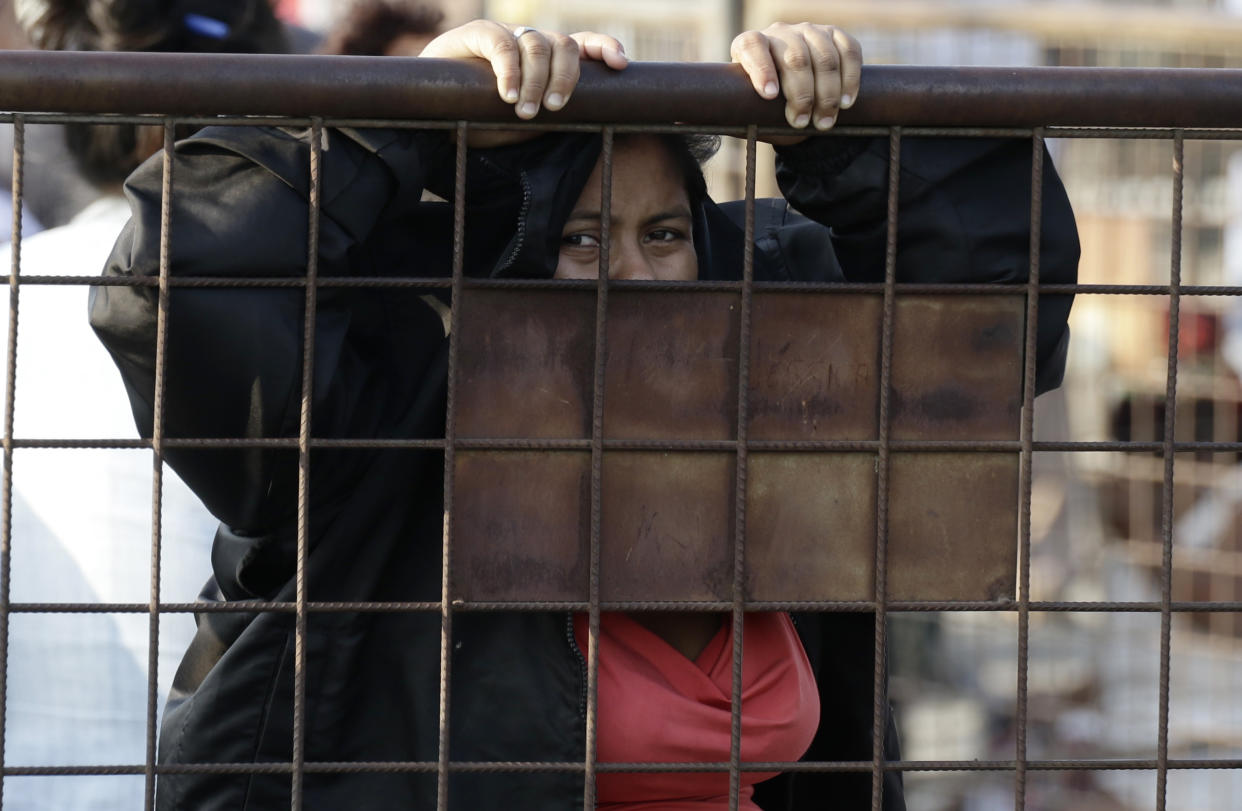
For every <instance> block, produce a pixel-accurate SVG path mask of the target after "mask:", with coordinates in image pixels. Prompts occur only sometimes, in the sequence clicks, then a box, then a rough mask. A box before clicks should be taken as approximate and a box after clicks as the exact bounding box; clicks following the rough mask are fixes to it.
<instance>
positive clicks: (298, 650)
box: [291, 119, 324, 811]
mask: <svg viewBox="0 0 1242 811" xmlns="http://www.w3.org/2000/svg"><path fill="white" fill-rule="evenodd" d="M306 135H307V137H308V138H310V189H309V199H308V201H307V202H308V206H307V207H308V209H309V211H308V216H309V218H310V221H309V222H308V224H307V238H306V239H307V246H306V250H307V253H306V299H305V304H304V310H305V315H304V316H303V321H302V392H301V394H302V400H301V416H300V420H299V423H298V507H297V513H298V516H297V569H296V573H295V575H294V589H295V591H294V593H295V600H296V609H295V612H294V620H293V622H294V632H293V758H292V759H293V774H292V778H291V783H292V785H291V792H292V803H291V806H292V808H293V811H301V809H302V802H303V791H302V788H303V785H302V784H303V780H302V777H303V771H302V766H303V763H304V762H305V758H306V654H307V651H306V636H307V633H306V618H307V611H306V601H307V596H306V563H307V556H308V555H309V547H310V498H311V492H310V486H311V481H310V475H311V472H310V451H311V448H310V435H311V407H312V404H313V401H314V394H315V388H314V373H315V311H316V306H317V304H316V302H317V299H318V292H319V288H318V286H317V285H316V284H315V282H316V280H317V279H318V276H319V203H320V195H321V194H322V192H323V186H322V182H323V176H322V147H323V137H324V128H323V121H322V120H319V119H315V120H314V121H313V122H312V124H311V128H310V130H309V131H308V132H307V133H306Z"/></svg>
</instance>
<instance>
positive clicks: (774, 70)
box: [729, 23, 862, 144]
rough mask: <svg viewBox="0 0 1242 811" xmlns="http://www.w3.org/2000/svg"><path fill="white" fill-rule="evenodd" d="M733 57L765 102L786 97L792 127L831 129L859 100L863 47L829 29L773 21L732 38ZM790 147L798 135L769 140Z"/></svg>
mask: <svg viewBox="0 0 1242 811" xmlns="http://www.w3.org/2000/svg"><path fill="white" fill-rule="evenodd" d="M729 54H730V56H732V57H733V61H734V62H738V63H740V64H741V65H742V67H743V68H744V69H745V70H746V75H747V76H749V77H750V81H751V84H752V85H754V88H755V92H756V93H758V94H759V95H760V96H762V97H763V98H765V99H774V98H776V97H777V96H778V95H781V94H782V93H783V94H784V96H785V119H786V120H787V121H788V122H789V126H791V127H794V128H795V129H803V128H805V127H807V126H808V125H811V124H813V125H814V126H815V129H817V130H827V129H830V128H831V127H832V126H833V125H834V124H836V123H837V113H838V112H839V111H840V110H842V109H847V108H849V107H850V106H851V105H853V104H854V102H855V101H857V99H858V83H859V79H860V77H861V75H862V46H861V45H859V44H858V40H856V39H854V38H853V37H851V36H850V35H849V34H847V33H845V32H844V31H842V30H841V29H840V28H837V27H835V26H831V25H814V24H812V23H798V24H796V25H788V24H786V23H773V24H771V25H769V26H768V27H767V28H765V29H763V30H762V31H745V32H743V33H741V34H738V35H737V37H735V38H734V40H733V44H732V45H730V46H729ZM768 140H771V141H772V142H773V143H779V144H790V143H797V142H798V141H801V140H803V139H802V138H800V137H796V136H791V137H788V138H772V139H768Z"/></svg>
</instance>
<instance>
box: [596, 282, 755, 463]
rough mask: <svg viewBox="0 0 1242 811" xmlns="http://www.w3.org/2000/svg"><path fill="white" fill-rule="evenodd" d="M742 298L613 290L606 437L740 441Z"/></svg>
mask: <svg viewBox="0 0 1242 811" xmlns="http://www.w3.org/2000/svg"><path fill="white" fill-rule="evenodd" d="M739 301H740V299H739V297H738V296H737V295H735V294H733V293H675V294H671V293H664V294H660V293H651V292H647V293H643V292H636V291H629V292H615V293H611V294H610V295H609V297H608V335H607V337H608V340H607V346H608V357H607V361H606V366H605V369H606V371H605V373H604V379H605V381H606V387H605V389H604V436H606V437H609V438H615V439H723V440H728V439H734V438H735V437H736V436H737V432H736V430H735V429H734V426H735V425H736V424H737V375H738V372H737V358H738V348H739V343H738V342H739V338H738V324H739V312H738V305H739Z"/></svg>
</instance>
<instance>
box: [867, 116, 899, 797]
mask: <svg viewBox="0 0 1242 811" xmlns="http://www.w3.org/2000/svg"><path fill="white" fill-rule="evenodd" d="M901 137H902V132H901V128H900V127H893V128H892V130H890V131H889V136H888V190H887V191H888V211H887V217H886V219H887V226H886V227H887V229H888V230H887V234H886V236H885V244H884V315H883V320H882V322H881V326H880V403H879V417H878V420H877V429H878V436H877V444H878V448H877V450H876V499H875V510H876V517H875V656H874V660H873V663H872V680H873V687H872V716H871V811H881V808H882V807H883V803H884V762H885V753H884V741H885V733H886V731H887V729H888V687H887V685H886V684H885V681H886V676H885V674H886V672H887V669H888V668H887V661H886V660H887V657H888V651H887V650H886V647H887V645H888V518H889V509H888V498H889V478H890V473H891V469H890V468H891V461H890V458H889V456H890V453H891V450H892V439H891V437H890V436H889V434H890V430H889V429H890V427H891V422H892V420H891V418H890V415H889V411H890V400H891V394H892V392H891V391H890V389H891V388H892V379H893V332H894V324H893V320H894V317H895V316H896V312H897V227H898V222H897V212H898V205H899V203H900V193H901V182H900V180H901Z"/></svg>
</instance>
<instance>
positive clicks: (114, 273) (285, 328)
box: [90, 127, 452, 531]
mask: <svg viewBox="0 0 1242 811" xmlns="http://www.w3.org/2000/svg"><path fill="white" fill-rule="evenodd" d="M446 145H447V139H445V138H444V137H443V136H437V135H434V134H428V133H418V132H411V131H392V132H389V131H374V132H371V131H364V132H354V131H345V132H339V131H335V130H328V131H325V135H324V142H323V146H324V151H323V152H322V164H321V166H322V172H321V177H322V180H321V189H322V193H321V200H322V214H321V217H320V237H319V266H318V268H319V270H318V272H319V274H320V275H321V276H345V275H351V274H356V273H362V274H367V275H369V274H380V273H383V272H388V273H392V272H393V271H392V269H386V268H377V267H374V266H368V265H367V264H366V263H365V262H363V263H362V264H360V260H359V257H360V256H364V255H365V252H364V251H360V249H359V246H360V245H361V244H363V243H364V242H366V241H367V240H368V239H370V238H371V237H372V236H373V235H374V234H376V233H378V232H382V231H384V230H386V229H387V230H392V228H393V224H394V223H399V222H400V221H401V219H402V218H403V217H408V216H410V214H411V212H412V211H413V210H414V208H415V207H416V206H418V205H419V199H420V194H421V190H422V185H423V178H424V175H425V170H424V167H425V166H426V165H427V164H428V163H429V162H431V161H433V160H435V159H436V157H437V156H438V154H439V152H440V151H441V150H444V149H445V148H446ZM451 154H452V151H451V147H448V155H449V156H450V157H449V160H450V162H451ZM161 157H162V153H161V155H157V156H156V157H155V158H153V159H152V160H150V161H148V162H147V163H146V164H145V165H144V166H142V167H140V168H139V169H138V170H137V171H136V172H135V173H134V175H133V176H131V177H130V179H129V180H128V181H127V183H126V186H125V192H126V195H127V196H128V198H129V201H130V204H131V207H132V209H133V217H132V219H131V220H130V222H129V223H128V224H127V225H126V227H125V229H124V230H123V232H122V233H121V235H120V238H119V239H118V241H117V244H116V246H115V248H114V249H113V252H112V255H111V257H110V258H109V261H108V264H107V267H106V268H105V275H106V276H108V277H116V278H121V279H137V278H139V277H156V276H158V274H159V257H160V216H161V212H160V200H161V180H162V171H161ZM310 179H311V178H310V149H309V133H308V132H289V131H283V130H272V129H258V128H249V127H242V128H235V129H224V128H217V129H212V130H205V131H204V132H203V133H202V134H200V136H198V137H195V138H192V139H189V140H187V141H183V142H181V143H179V144H178V145H177V148H176V151H175V155H174V158H173V170H172V182H173V191H172V211H171V230H170V237H171V238H170V242H169V267H170V272H171V274H172V275H173V276H174V277H176V279H178V280H182V281H184V280H188V279H190V278H191V277H206V278H209V279H212V280H216V281H217V285H216V286H200V287H191V286H174V287H173V288H172V290H171V294H170V304H169V308H168V314H167V316H168V317H167V323H168V337H167V350H166V362H165V369H166V397H165V405H164V429H165V436H166V437H169V438H250V439H254V438H289V437H296V436H297V435H298V425H299V420H300V409H301V381H302V372H301V369H302V343H303V341H302V337H303V324H304V310H305V305H304V302H305V288H304V286H303V285H290V286H286V287H254V286H249V287H247V286H219V285H218V280H220V279H222V278H224V279H227V278H240V277H283V278H289V279H291V280H292V279H302V278H305V276H306V268H307V250H308V245H307V239H308V230H309V228H308V222H309V216H308V205H307V202H308V199H309V188H310ZM411 251H412V252H414V253H417V245H411ZM416 259H417V257H416V256H415V257H412V258H411V261H412V264H413V265H414V268H412V269H413V270H416V271H422V272H423V274H424V275H442V274H443V273H444V272H445V270H446V269H445V268H421V267H418V266H417V261H416ZM409 270H410V269H407V275H414V274H413V273H409V272H408V271H409ZM426 293H427V291H426V290H421V291H417V290H415V291H406V292H394V291H393V290H392V289H388V290H380V291H374V290H371V291H356V290H351V289H349V288H341V287H337V288H332V287H325V288H322V289H321V290H320V292H319V299H318V307H317V310H316V317H315V333H314V340H313V347H314V391H313V400H312V404H313V411H312V413H313V415H314V425H313V432H314V434H315V435H316V436H328V437H332V436H337V437H340V436H377V435H383V434H384V432H385V431H386V430H392V429H391V428H386V426H392V425H393V422H394V412H395V411H396V410H397V409H399V408H400V407H401V406H402V405H408V404H409V403H410V402H411V401H412V400H413V399H415V398H417V397H418V396H419V392H420V389H419V381H420V380H421V379H422V378H424V377H426V376H428V375H430V374H433V373H434V372H433V368H434V367H435V365H436V364H437V363H439V362H440V361H439V357H440V355H441V354H442V352H441V347H442V345H443V343H444V336H445V328H444V323H443V320H442V318H441V315H440V313H439V312H438V311H437V308H435V307H433V306H430V304H428V303H427V302H425V301H420V294H426ZM90 318H91V323H92V325H93V326H94V328H95V330H96V332H97V333H98V335H99V337H100V338H101V340H102V341H103V342H104V344H105V345H106V346H107V348H108V349H109V351H110V352H111V353H112V355H113V358H114V359H115V360H116V363H117V365H118V366H119V368H120V371H121V375H122V377H123V379H124V381H125V384H126V387H127V389H128V391H129V395H130V400H131V405H132V407H133V410H134V414H135V419H136V421H137V423H138V428H139V431H140V432H141V433H142V434H143V435H144V436H150V435H151V431H152V422H153V414H154V382H155V363H156V358H155V351H156V349H155V347H156V341H155V337H156V321H157V293H156V289H155V288H154V287H152V286H149V285H148V286H101V287H96V288H94V290H93V294H92V296H91V301H90ZM407 428H408V427H407ZM442 428H443V426H442V425H441V426H440V429H441V430H442ZM167 458H168V460H169V462H170V464H172V465H173V467H174V468H175V469H176V470H177V472H178V473H179V474H181V476H182V477H183V478H184V479H185V480H186V482H187V483H188V484H190V486H191V487H192V488H193V489H194V490H195V492H196V493H197V494H198V495H199V497H200V498H202V500H203V502H204V503H205V504H206V505H207V506H208V507H209V509H211V510H212V512H213V513H215V515H216V516H217V517H218V518H220V519H221V520H222V521H223V522H224V523H225V524H228V525H229V526H231V527H233V528H235V529H239V530H243V531H263V530H264V529H266V528H269V527H272V526H275V525H276V524H278V523H279V522H281V521H286V520H288V517H289V513H290V511H292V510H293V509H294V508H295V507H294V502H293V501H292V500H291V498H289V497H288V496H289V494H290V493H291V492H293V491H294V488H295V484H296V478H297V471H296V453H295V452H294V451H291V450H287V449H286V450H272V449H262V448H259V449H255V448H251V449H238V450H211V451H204V450H192V449H169V451H168V453H167ZM318 468H320V470H321V472H320V474H319V478H318V479H317V480H316V485H317V487H319V486H320V485H322V487H320V489H319V490H318V491H317V493H316V498H317V499H320V498H327V497H329V496H330V491H331V489H332V487H333V486H334V483H335V481H338V480H339V481H341V482H342V483H343V482H344V480H345V479H346V478H347V476H348V471H347V470H330V469H329V466H326V465H320V466H318Z"/></svg>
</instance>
